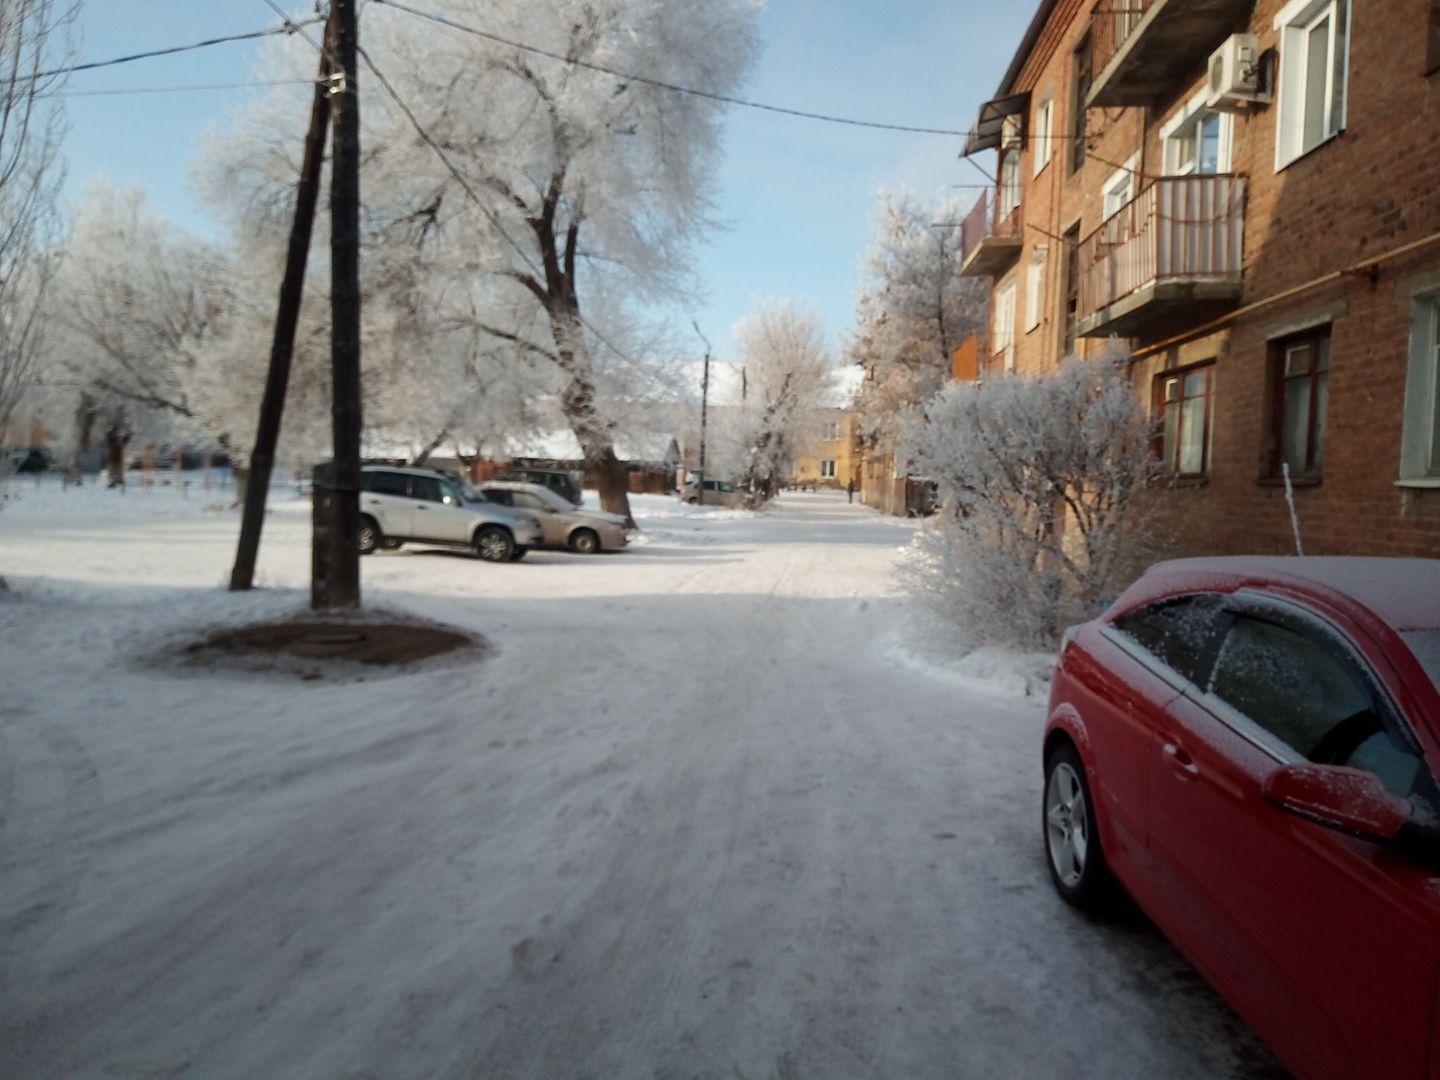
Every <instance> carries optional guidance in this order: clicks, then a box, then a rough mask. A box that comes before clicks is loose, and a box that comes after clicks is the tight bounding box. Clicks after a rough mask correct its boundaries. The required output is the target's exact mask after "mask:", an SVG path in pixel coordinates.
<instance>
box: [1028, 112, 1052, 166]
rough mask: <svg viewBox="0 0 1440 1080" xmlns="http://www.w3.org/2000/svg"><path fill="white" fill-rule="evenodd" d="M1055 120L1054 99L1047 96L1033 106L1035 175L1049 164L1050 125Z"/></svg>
mask: <svg viewBox="0 0 1440 1080" xmlns="http://www.w3.org/2000/svg"><path fill="white" fill-rule="evenodd" d="M1054 121H1055V99H1054V98H1049V97H1047V98H1046V99H1045V100H1044V101H1042V102H1040V104H1039V105H1037V106H1036V107H1035V121H1034V123H1033V124H1032V125H1031V132H1032V135H1031V139H1032V142H1033V145H1034V147H1035V175H1036V176H1039V175H1040V172H1041V170H1042V169H1044V168H1045V166H1046V165H1049V164H1050V149H1051V147H1050V144H1051V141H1052V140H1051V138H1050V125H1051V124H1053V123H1054Z"/></svg>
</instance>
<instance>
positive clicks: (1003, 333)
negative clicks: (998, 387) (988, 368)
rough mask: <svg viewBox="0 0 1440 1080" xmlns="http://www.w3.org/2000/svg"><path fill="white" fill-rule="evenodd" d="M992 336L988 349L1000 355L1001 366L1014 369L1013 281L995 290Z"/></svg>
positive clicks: (1006, 369) (1004, 368)
mask: <svg viewBox="0 0 1440 1080" xmlns="http://www.w3.org/2000/svg"><path fill="white" fill-rule="evenodd" d="M993 333H994V337H993V343H992V345H991V349H990V351H991V352H992V353H993V354H994V355H996V356H999V357H1001V368H1002V369H1003V370H1005V371H1014V370H1015V283H1014V282H1013V281H1012V282H1009V283H1008V284H1006V285H1002V286H1001V287H1000V288H998V289H996V290H995V317H994V331H993Z"/></svg>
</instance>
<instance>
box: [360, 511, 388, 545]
mask: <svg viewBox="0 0 1440 1080" xmlns="http://www.w3.org/2000/svg"><path fill="white" fill-rule="evenodd" d="M359 541H360V554H361V555H369V554H372V553H373V552H374V551H375V549H376V548H377V547H379V546H380V545H381V544H383V543H384V542H385V534H384V533H382V532H381V531H380V526H379V525H378V524H377V523H376V521H375V519H374V518H372V517H370V516H369V515H368V514H361V515H360V535H359Z"/></svg>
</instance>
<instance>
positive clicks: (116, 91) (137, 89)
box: [36, 79, 314, 98]
mask: <svg viewBox="0 0 1440 1080" xmlns="http://www.w3.org/2000/svg"><path fill="white" fill-rule="evenodd" d="M313 85H314V84H313V83H312V82H311V80H309V79H274V80H271V81H269V82H233V83H202V84H199V85H194V86H132V87H115V88H108V89H103V90H53V91H50V92H47V93H43V94H38V95H36V96H37V97H42V98H51V97H58V98H71V97H109V96H118V95H122V94H179V93H189V92H190V91H192V90H249V89H254V88H259V87H267V86H313Z"/></svg>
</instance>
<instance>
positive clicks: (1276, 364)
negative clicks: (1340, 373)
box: [1270, 326, 1330, 479]
mask: <svg viewBox="0 0 1440 1080" xmlns="http://www.w3.org/2000/svg"><path fill="white" fill-rule="evenodd" d="M1270 365H1271V383H1270V393H1271V396H1272V412H1271V431H1270V475H1271V476H1280V475H1282V473H1283V471H1284V467H1285V466H1288V467H1289V470H1290V475H1291V476H1292V477H1313V478H1317V479H1318V478H1319V476H1320V467H1321V464H1322V460H1323V456H1324V450H1325V413H1326V407H1327V405H1328V403H1329V398H1330V327H1328V326H1326V327H1322V328H1320V329H1318V330H1308V331H1306V332H1305V333H1303V334H1296V335H1295V336H1294V337H1288V338H1282V339H1281V340H1279V341H1276V342H1275V343H1274V344H1273V345H1272V355H1271V360H1270Z"/></svg>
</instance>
